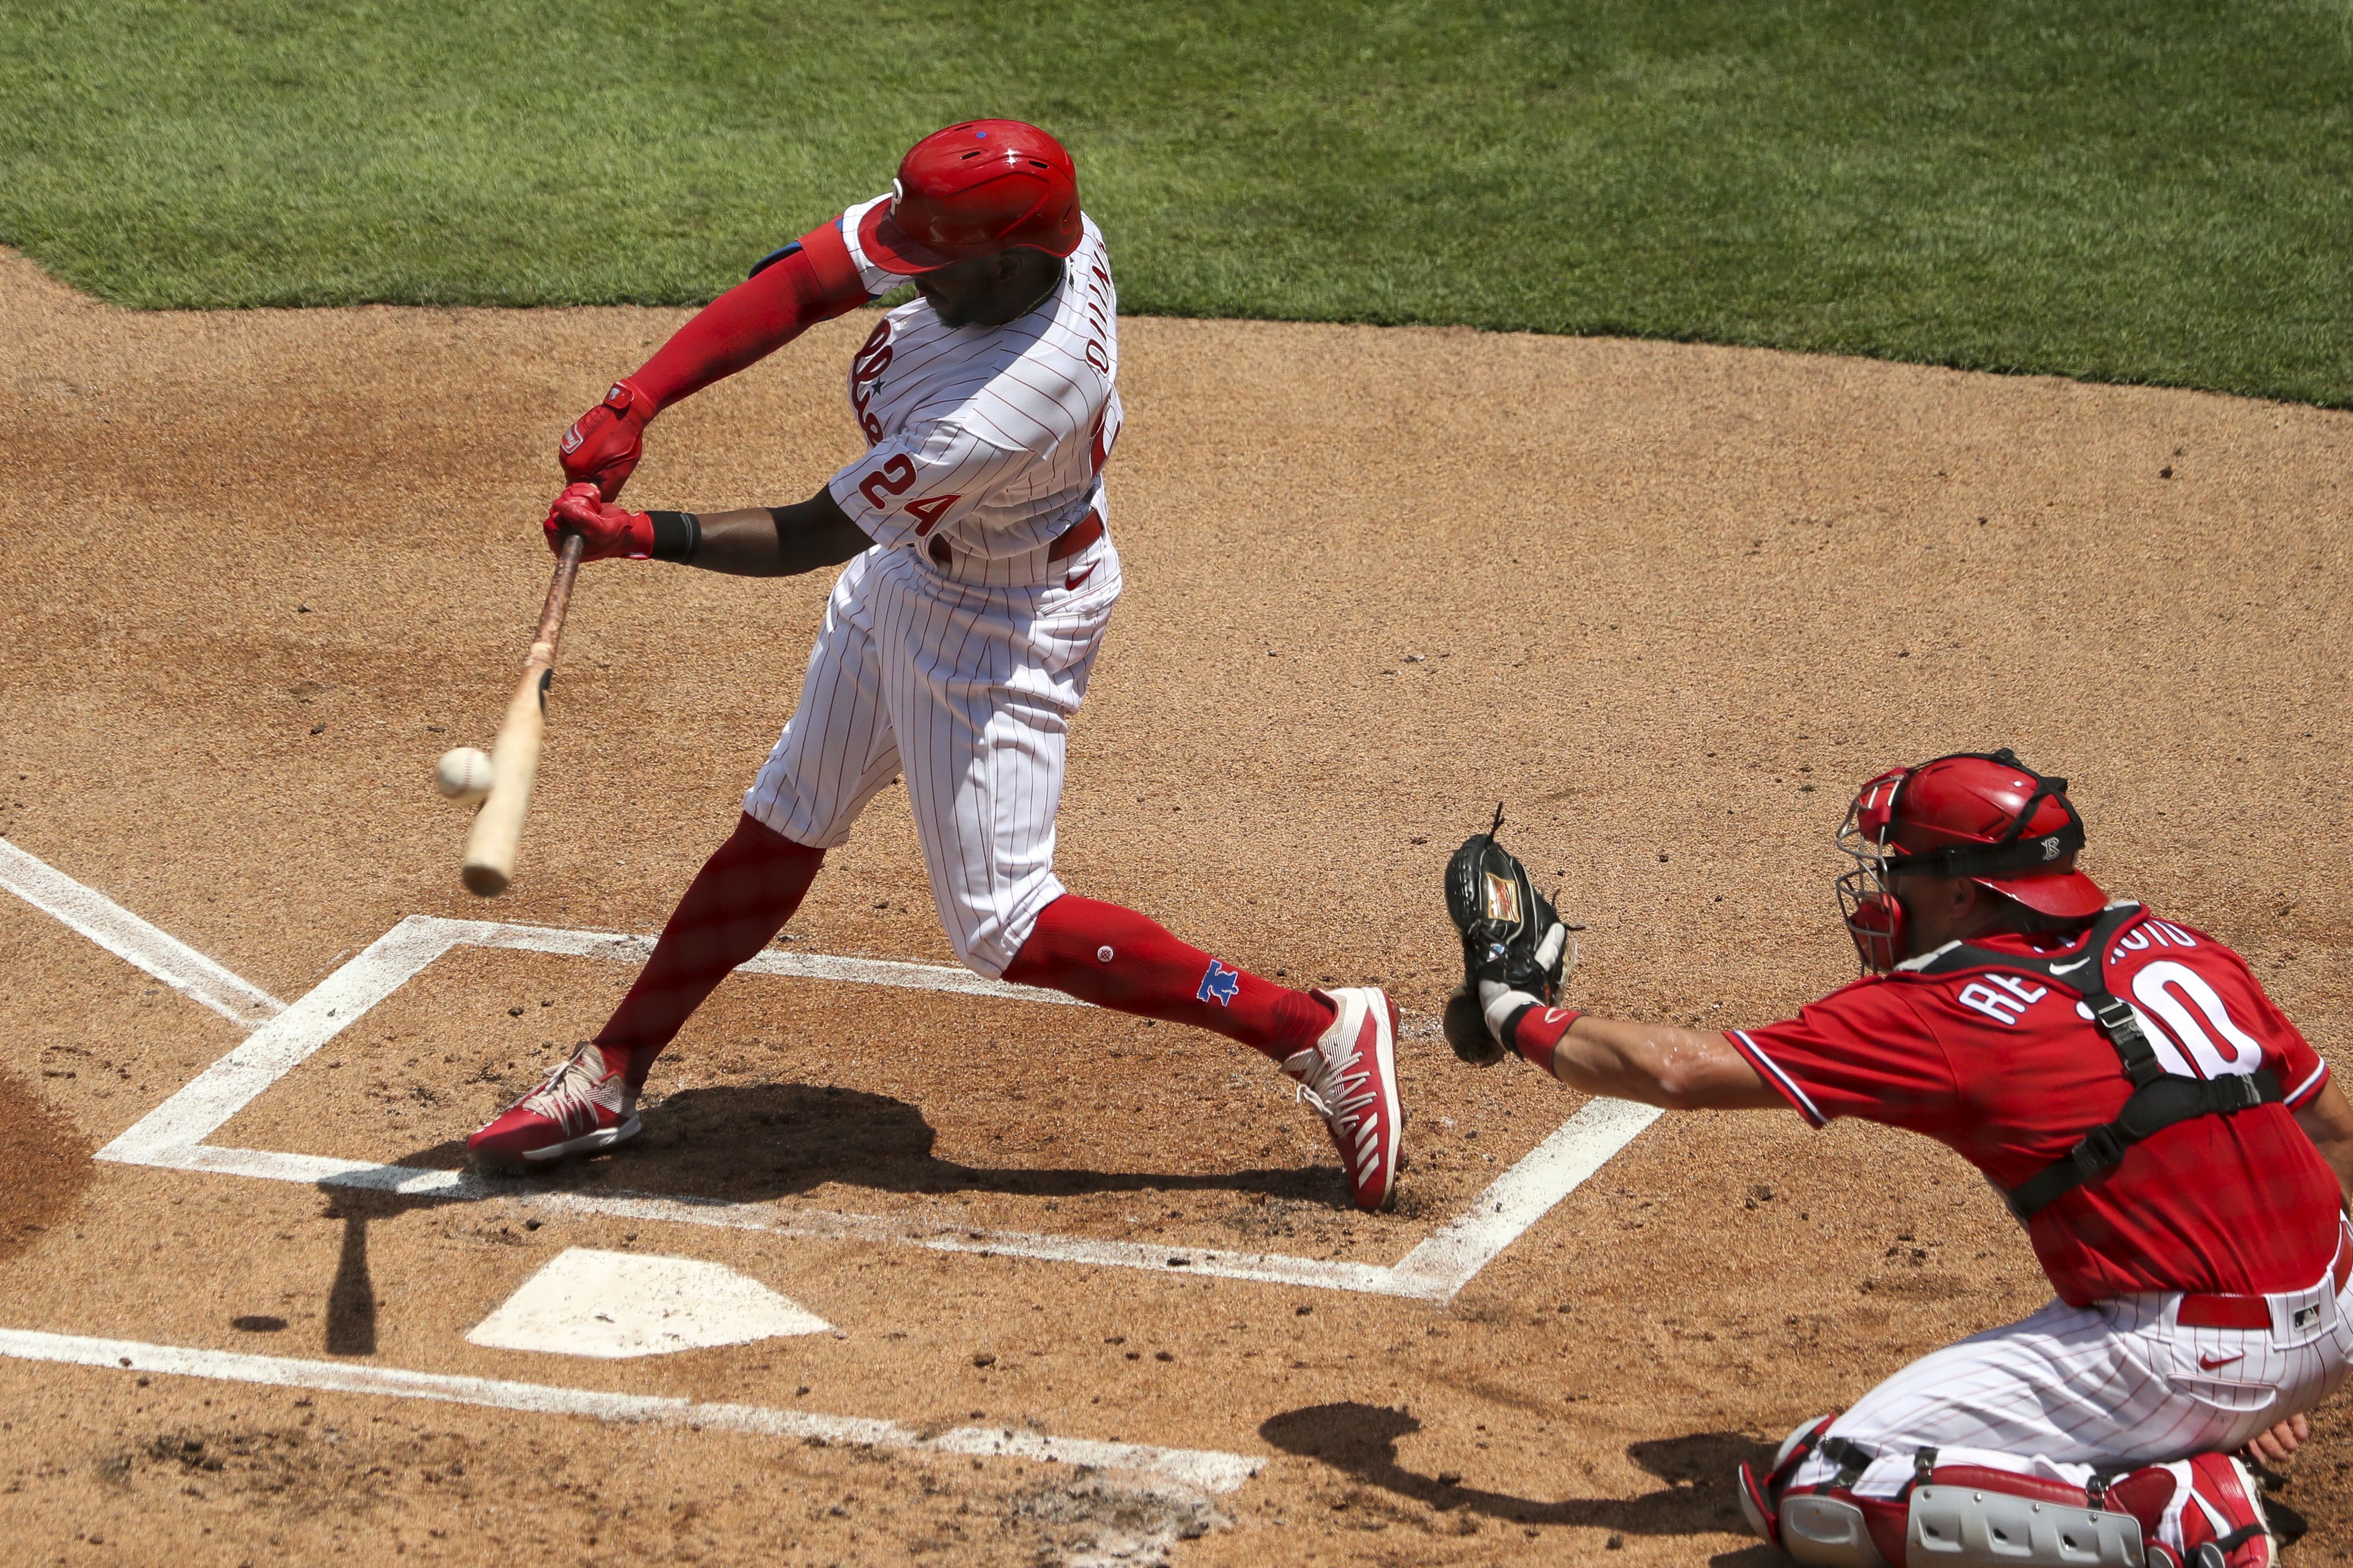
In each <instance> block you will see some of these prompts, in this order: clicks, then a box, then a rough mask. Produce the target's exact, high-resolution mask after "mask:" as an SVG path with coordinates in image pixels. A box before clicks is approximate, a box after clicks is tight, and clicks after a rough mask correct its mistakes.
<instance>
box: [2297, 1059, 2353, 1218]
mask: <svg viewBox="0 0 2353 1568" xmlns="http://www.w3.org/2000/svg"><path fill="white" fill-rule="evenodd" d="M2295 1120H2296V1125H2297V1126H2299V1127H2302V1128H2303V1129H2304V1135H2305V1136H2306V1137H2307V1138H2309V1139H2311V1140H2312V1146H2313V1147H2314V1148H2316V1149H2317V1150H2319V1151H2320V1157H2321V1158H2322V1159H2324V1160H2326V1161H2327V1162H2328V1168H2329V1169H2330V1170H2332V1171H2334V1172H2336V1173H2337V1187H2338V1188H2339V1190H2341V1191H2342V1192H2343V1193H2344V1194H2345V1198H2346V1202H2347V1203H2348V1205H2353V1105H2348V1104H2347V1103H2346V1100H2345V1091H2344V1090H2343V1089H2339V1088H2337V1080H2336V1079H2334V1078H2331V1079H2329V1080H2328V1081H2327V1083H2324V1084H2322V1085H2321V1086H2320V1092H2319V1093H2318V1094H2316V1095H2314V1096H2313V1097H2312V1100H2311V1101H2310V1103H2308V1104H2306V1106H2304V1107H2303V1108H2302V1109H2301V1110H2298V1111H2297V1112H2296V1113H2295Z"/></svg>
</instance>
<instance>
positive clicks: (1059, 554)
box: [1046, 511, 1103, 561]
mask: <svg viewBox="0 0 2353 1568" xmlns="http://www.w3.org/2000/svg"><path fill="white" fill-rule="evenodd" d="M1102 537H1103V514H1102V513H1101V512H1094V511H1091V512H1089V513H1087V515H1086V516H1084V517H1082V518H1081V519H1080V520H1079V521H1078V522H1077V523H1075V524H1074V525H1072V526H1071V527H1069V528H1066V529H1064V530H1063V531H1062V536H1061V537H1060V539H1057V540H1055V541H1054V548H1052V549H1051V550H1049V551H1048V552H1046V559H1047V560H1049V561H1068V560H1069V559H1070V558H1071V556H1073V555H1076V554H1077V553H1078V552H1080V551H1082V550H1084V549H1085V548H1086V547H1087V546H1088V545H1090V544H1092V543H1093V542H1095V541H1096V540H1098V539H1101V538H1102Z"/></svg>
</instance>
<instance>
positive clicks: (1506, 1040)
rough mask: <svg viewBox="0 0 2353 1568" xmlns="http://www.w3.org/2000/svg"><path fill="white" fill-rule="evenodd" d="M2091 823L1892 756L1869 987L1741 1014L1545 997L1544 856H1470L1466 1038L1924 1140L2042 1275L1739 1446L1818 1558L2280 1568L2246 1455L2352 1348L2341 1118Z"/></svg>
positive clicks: (1824, 1567)
mask: <svg viewBox="0 0 2353 1568" xmlns="http://www.w3.org/2000/svg"><path fill="white" fill-rule="evenodd" d="M2083 842H2084V827H2083V823H2082V819H2081V818H2080V817H2079V816H2078V815H2077V814H2076V811H2075V808H2074V807H2073V805H2071V804H2070V803H2069V801H2068V799H2067V795H2066V781H2065V780H2064V779H2058V778H2047V777H2044V776H2042V775H2041V774H2038V773H2034V772H2033V771H2032V770H2031V769H2030V768H2027V767H2026V766H2024V765H2023V764H2022V763H2019V762H2018V760H2017V759H2016V758H2015V757H2014V756H2012V755H2011V754H2010V752H2006V751H2005V752H1994V753H1992V754H1991V755H1976V754H1968V755H1956V756H1948V757H1939V758H1937V759H1936V760H1935V761H1933V762H1929V763H1923V764H1921V765H1919V766H1917V767H1913V768H1899V769H1896V770H1894V771H1893V772H1890V773H1883V774H1882V775H1881V776H1879V777H1878V778H1875V779H1873V780H1872V781H1871V782H1870V783H1869V784H1865V785H1864V786H1863V788H1862V794H1861V795H1859V796H1858V797H1857V799H1856V800H1855V802H1854V804H1853V806H1852V810H1851V811H1850V813H1849V816H1848V826H1847V828H1846V830H1845V831H1843V832H1842V833H1841V847H1843V848H1844V849H1846V850H1847V851H1848V852H1849V853H1850V854H1852V855H1853V856H1854V857H1855V861H1856V868H1855V869H1854V870H1853V871H1851V872H1849V873H1848V874H1847V875H1846V876H1845V877H1843V878H1841V879H1840V893H1841V904H1842V906H1843V908H1844V910H1845V911H1846V922H1847V926H1848V929H1849V931H1850V932H1851V933H1852V936H1853V938H1854V941H1855V945H1856V947H1857V949H1858V951H1859V952H1861V954H1862V962H1863V966H1864V968H1865V970H1866V971H1867V973H1866V974H1865V977H1864V978H1863V979H1862V980H1860V981H1858V982H1857V983H1855V984H1852V985H1849V986H1846V987H1845V988H1844V989H1842V990H1840V991H1836V992H1833V993H1832V994H1830V995H1829V996H1826V997H1824V998H1823V999H1822V1000H1821V1001H1820V1002H1818V1003H1816V1004H1814V1005H1812V1006H1810V1007H1807V1008H1804V1009H1803V1010H1801V1011H1800V1012H1799V1015H1798V1016H1797V1017H1795V1018H1792V1019H1789V1020H1788V1021H1786V1022H1783V1023H1778V1024H1773V1025H1770V1026H1767V1027H1764V1028H1759V1029H1734V1030H1730V1031H1727V1032H1725V1033H1723V1034H1711V1033H1704V1032H1702V1031H1699V1030H1694V1029H1683V1028H1676V1027H1672V1026H1665V1025H1651V1024H1636V1023H1628V1022H1620V1021H1616V1020H1610V1019H1603V1018H1599V1017H1596V1016H1592V1015H1590V1014H1584V1013H1579V1012H1577V1011H1574V1010H1572V1009H1567V1008H1562V1007H1558V1006H1555V1005H1552V1004H1553V1003H1554V1002H1555V1001H1556V996H1555V995H1554V994H1553V993H1554V992H1555V990H1556V986H1557V984H1558V982H1559V980H1560V977H1561V975H1560V968H1559V958H1560V954H1561V952H1562V948H1563V945H1564V942H1565V938H1566V932H1565V931H1563V930H1562V929H1561V928H1560V927H1559V926H1558V923H1557V919H1556V916H1554V915H1553V913H1552V911H1551V910H1550V908H1549V906H1548V905H1546V904H1544V903H1543V901H1542V900H1540V899H1537V898H1535V896H1534V894H1533V889H1530V888H1529V887H1528V885H1527V879H1526V873H1525V868H1522V867H1521V866H1520V865H1519V863H1518V862H1517V861H1516V860H1514V859H1513V858H1511V857H1510V856H1509V855H1507V854H1505V853H1504V852H1503V851H1502V850H1501V849H1500V848H1499V847H1496V846H1495V845H1494V842H1493V833H1492V832H1491V833H1490V834H1488V835H1486V836H1483V837H1477V838H1473V839H1472V840H1471V841H1470V842H1469V843H1468V844H1465V845H1464V846H1463V847H1462V849H1461V851H1460V852H1458V854H1457V855H1456V857H1455V859H1454V862H1453V863H1452V864H1451V865H1450V867H1449V876H1448V900H1449V906H1450V910H1451V912H1452V913H1453V915H1454V917H1455V920H1456V923H1457V924H1458V925H1459V926H1460V927H1461V929H1462V931H1463V936H1464V952H1465V961H1466V963H1467V964H1468V965H1469V967H1470V971H1471V973H1470V975H1469V978H1468V980H1467V981H1466V989H1465V990H1464V991H1463V992H1461V993H1458V1001H1457V1003H1456V1004H1455V1005H1452V1006H1451V1007H1450V1016H1449V1029H1448V1032H1449V1037H1450V1038H1451V1039H1452V1040H1454V1042H1455V1044H1456V1048H1457V1049H1458V1051H1461V1052H1463V1053H1464V1054H1465V1055H1466V1056H1469V1057H1471V1058H1472V1059H1479V1058H1481V1056H1482V1054H1486V1055H1493V1056H1500V1055H1501V1050H1502V1048H1503V1047H1508V1048H1509V1049H1510V1050H1511V1051H1513V1052H1514V1053H1515V1054H1517V1055H1519V1056H1520V1057H1522V1058H1525V1059H1526V1060H1528V1061H1530V1062H1532V1063H1534V1064H1535V1065H1536V1066H1538V1067H1540V1068H1544V1069H1546V1071H1548V1072H1550V1073H1551V1074H1552V1075H1553V1076H1554V1077H1556V1078H1557V1079H1560V1080H1561V1081H1562V1082H1564V1083H1567V1084H1569V1085H1571V1086H1573V1087H1574V1088H1577V1089H1583V1090H1585V1091H1587V1092H1588V1093H1593V1094H1607V1095H1616V1096H1619V1097H1620V1098H1624V1099H1629V1100H1643V1101H1647V1102H1649V1103H1651V1104H1653V1105H1662V1106H1666V1107H1668V1108H1670V1109H1677V1110H1681V1109H1693V1108H1700V1107H1713V1108H1717V1109H1725V1110H1732V1109H1743V1108H1763V1107H1779V1106H1787V1107H1788V1108H1789V1109H1792V1110H1796V1111H1797V1112H1798V1113H1799V1115H1800V1116H1803V1117H1804V1118H1805V1119H1806V1120H1807V1121H1809V1122H1810V1123H1811V1124H1812V1125H1814V1126H1817V1127H1819V1126H1821V1125H1823V1124H1825V1123H1826V1122H1829V1121H1832V1120H1834V1119H1836V1118H1838V1117H1841V1116H1856V1117H1862V1118H1863V1119H1865V1120H1867V1121H1878V1122H1883V1123H1884V1124H1886V1125H1888V1126H1891V1127H1902V1128H1908V1129H1910V1130H1911V1131H1915V1132H1920V1133H1925V1134H1926V1135H1927V1136H1928V1137H1931V1138H1934V1139H1936V1140H1937V1141H1938V1142H1942V1143H1944V1144H1946V1145H1947V1146H1948V1147H1950V1148H1951V1149H1953V1150H1954V1151H1955V1152H1957V1153H1959V1154H1960V1155H1961V1156H1962V1157H1963V1158H1964V1159H1967V1160H1968V1162H1969V1163H1971V1164H1973V1165H1975V1166H1976V1167H1977V1168H1978V1170H1979V1171H1980V1172H1982V1173H1984V1174H1985V1176H1986V1179H1987V1180H1988V1181H1989V1182H1990V1183H1992V1184H1993V1185H1994V1187H1995V1188H1996V1189H1997V1190H1998V1191H2000V1193H2001V1194H2003V1196H2004V1197H2005V1199H2006V1200H2007V1201H2008V1203H2009V1205H2010V1209H2011V1211H2012V1212H2013V1213H2014V1214H2015V1215H2017V1216H2018V1217H2019V1220H2020V1222H2021V1224H2022V1225H2023V1226H2025V1228H2026V1232H2027V1236H2028V1237H2029V1239H2030V1240H2031V1243H2032V1245H2033V1247H2034V1251H2035V1255H2036V1257H2037V1258H2039V1259H2040V1260H2041V1262H2042V1267H2043V1268H2044V1270H2045V1271H2046V1272H2047V1273H2048V1274H2049V1275H2050V1277H2051V1281H2052V1285H2053V1287H2054V1288H2055V1289H2056V1290H2057V1293H2058V1299H2057V1300H2054V1301H2052V1303H2051V1304H2050V1305H2049V1306H2047V1307H2045V1308H2043V1309H2042V1310H2041V1311H2038V1312H2036V1313H2034V1314H2033V1315H2032V1316H2031V1317H2029V1318H2027V1319H2025V1320H2024V1321H2021V1322H2017V1323H2012V1324H2010V1325H2009V1326H2007V1327H2004V1328H1997V1329H1991V1330H1989V1331H1986V1332H1984V1333H1981V1334H1978V1335H1977V1336H1976V1337H1974V1338H1972V1339H1969V1340H1966V1341H1963V1342H1961V1343H1959V1344H1957V1345H1954V1346H1951V1347H1949V1348H1948V1349H1946V1350H1942V1351H1939V1352H1936V1353H1935V1354H1933V1355H1930V1356H1927V1357H1926V1358H1925V1359H1923V1360H1921V1361H1919V1362H1917V1363H1914V1364H1913V1365H1911V1366H1909V1367H1906V1368H1905V1369H1904V1370H1903V1371H1902V1372H1899V1373H1896V1374H1895V1375H1894V1377H1892V1378H1889V1379H1888V1380H1887V1381H1886V1382H1884V1383H1883V1384H1880V1385H1879V1386H1878V1387H1877V1388H1874V1389H1873V1390H1872V1391H1871V1392H1870V1393H1869V1394H1865V1395H1864V1396H1863V1397H1862V1400H1861V1402H1860V1403H1858V1404H1857V1405H1855V1406H1854V1407H1853V1408H1852V1409H1850V1410H1848V1411H1846V1412H1844V1413H1843V1414H1841V1415H1830V1416H1824V1417H1821V1418H1820V1419H1818V1420H1812V1421H1809V1422H1807V1423H1805V1424H1804V1425H1803V1426H1799V1428H1798V1430H1797V1431H1795V1432H1794V1433H1792V1434H1791V1435H1790V1436H1789V1439H1788V1442H1786V1443H1784V1444H1783V1445H1782V1447H1781V1451H1780V1454H1779V1457H1778V1460H1777V1462H1776V1463H1775V1465H1774V1466H1773V1468H1772V1469H1771V1471H1770V1473H1769V1474H1767V1475H1764V1476H1758V1475H1756V1474H1754V1473H1753V1472H1751V1471H1750V1469H1749V1468H1747V1467H1746V1466H1743V1467H1742V1468H1741V1471H1740V1476H1739V1481H1740V1487H1741V1498H1742V1503H1743V1506H1744V1509H1745V1510H1746V1514H1747V1517H1748V1521H1749V1523H1750V1525H1751V1526H1752V1527H1753V1528H1754V1529H1755V1530H1756V1531H1757V1532H1758V1533H1759V1534H1761V1535H1763V1536H1764V1537H1765V1538H1766V1539H1767V1541H1770V1542H1778V1544H1779V1545H1781V1546H1782V1547H1783V1548H1784V1549H1785V1550H1786V1551H1787V1552H1788V1553H1789V1555H1790V1556H1791V1557H1793V1558H1795V1559H1797V1560H1798V1561H1799V1563H1809V1564H1818V1565H1820V1568H1871V1565H1873V1564H1878V1563H1908V1564H1913V1565H1918V1564H1922V1563H1950V1564H1955V1565H1957V1568H1979V1565H1989V1564H1994V1563H2005V1564H2025V1565H2030V1568H2044V1565H2048V1568H2057V1565H2059V1564H2063V1563H2082V1564H2101V1565H2104V1568H2105V1565H2113V1568H2143V1564H2144V1563H2146V1564H2147V1568H2184V1565H2188V1568H2262V1565H2264V1564H2268V1563H2272V1561H2273V1542H2272V1541H2271V1538H2270V1536H2269V1534H2268V1533H2267V1532H2266V1529H2265V1525H2264V1521H2263V1510H2262V1507H2261V1504H2260V1501H2259V1499H2258V1497H2257V1493H2256V1489H2255V1487H2254V1484H2253V1481H2252V1480H2251V1479H2250V1478H2249V1476H2248V1474H2247V1472H2246V1470H2245V1468H2243V1467H2242V1465H2241V1463H2240V1462H2239V1459H2238V1458H2236V1457H2235V1455H2236V1454H2237V1453H2239V1452H2242V1451H2245V1452H2252V1453H2253V1455H2254V1456H2255V1457H2257V1458H2272V1459H2276V1458H2283V1457H2284V1455H2285V1454H2287V1453H2288V1452H2291V1451H2293V1450H2294V1448H2295V1446H2296V1445H2297V1444H2298V1443H2299V1442H2301V1441H2302V1440H2303V1439H2304V1438H2305V1436H2307V1435H2308V1430H2309V1428H2308V1426H2307V1425H2306V1419H2305V1415H2304V1413H2305V1412H2306V1411H2308V1410H2310V1409H2312V1408H2313V1407H2314V1406H2315V1405H2318V1404H2319V1403H2320V1402H2321V1401H2322V1400H2323V1399H2325V1398H2327V1395H2328V1394H2329V1393H2330V1392H2331V1391H2332V1390H2333V1389H2335V1388H2336V1387H2337V1384H2339V1383H2340V1382H2341V1381H2342V1380H2343V1378H2344V1377H2345V1374H2346V1369H2347V1365H2348V1358H2353V1290H2348V1288H2347V1281H2348V1278H2353V1229H2348V1224H2347V1221H2346V1218H2345V1215H2344V1212H2343V1205H2344V1204H2345V1202H2346V1199H2347V1196H2348V1194H2353V1108H2348V1105H2347V1103H2346V1100H2345V1097H2344V1095H2343V1094H2342V1093H2341V1092H2340V1091H2339V1089H2337V1086H2336V1085H2335V1084H2334V1083H2332V1082H2331V1081H2330V1080H2329V1076H2328V1068H2327V1064H2326V1063H2324V1062H2323V1061H2322V1060H2321V1059H2320V1058H2319V1057H2318V1056H2317V1055H2316V1054H2315V1053H2314V1051H2313V1049H2312V1047H2310V1046H2309V1045H2307V1044H2306V1042H2305V1039H2304V1037H2303V1036H2302V1035H2300V1034H2298V1033H2297V1032H2296V1028H2295V1025H2294V1024H2292V1023H2290V1022H2289V1021H2288V1019H2287V1017H2286V1016H2285V1015H2284V1014H2283V1013H2282V1012H2281V1011H2280V1010H2279V1008H2278V1007H2277V1006H2275V1005H2274V1004H2273V1003H2272V1001H2271V999H2270V998H2269V997H2268V996H2266V995H2265V994H2264V993H2263V986H2262V985H2261V984H2259V983H2258V982H2257V981H2256V979H2255V977H2254V975H2253V973H2251V972H2250V971H2249V969H2248V967H2247V964H2246V963H2245V961H2244V960H2242V958H2240V956H2239V955H2238V954H2237V953H2235V952H2232V951H2231V950H2230V949H2229V948H2228V947H2225V946H2224V945H2223V944H2222V943H2221V942H2218V941H2216V940H2215V939H2214V938H2213V937H2211V936H2210V935H2208V934H2207V933H2205V932H2204V931H2198V930H2195V929H2193V928H2191V927H2189V926H2186V925H2183V924H2181V923H2179V921H2171V920H2168V919H2165V918H2162V917H2160V916H2159V915H2158V914H2157V913H2155V912H2154V911H2152V910H2148V909H2146V908H2144V907H2142V906H2141V905H2139V904H2136V903H2129V902H2110V901H2109V900H2108V899H2107V897H2106V895H2105V894H2104V893H2103V892H2102V891H2101V890H2100V889H2099V888H2098V887H2097V886H2096V885H2095V884H2094V882H2093V880H2092V879H2091V878H2090V877H2089V876H2087V875H2086V874H2084V872H2083V871H2081V870H2078V869H2077V868H2076V866H2075V859H2076V851H2077V850H2078V849H2079V848H2080V847H2082V845H2083ZM1474 997H1475V1000H1473V998H1474ZM1466 1014H1468V1015H1469V1016H1468V1017H1467V1018H1466V1016H1465V1015H1466ZM1482 1021H1483V1025H1484V1029H1483V1032H1482V1034H1481V1035H1480V1036H1479V1037H1477V1038H1471V1037H1470V1036H1471V1034H1472V1030H1474V1029H1476V1028H1477V1027H1478V1026H1479V1025H1480V1024H1481V1023H1482ZM1482 1045H1483V1046H1485V1047H1487V1049H1486V1051H1485V1052H1484V1053H1482V1051H1481V1049H1480V1048H1479V1047H1481V1046H1482Z"/></svg>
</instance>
